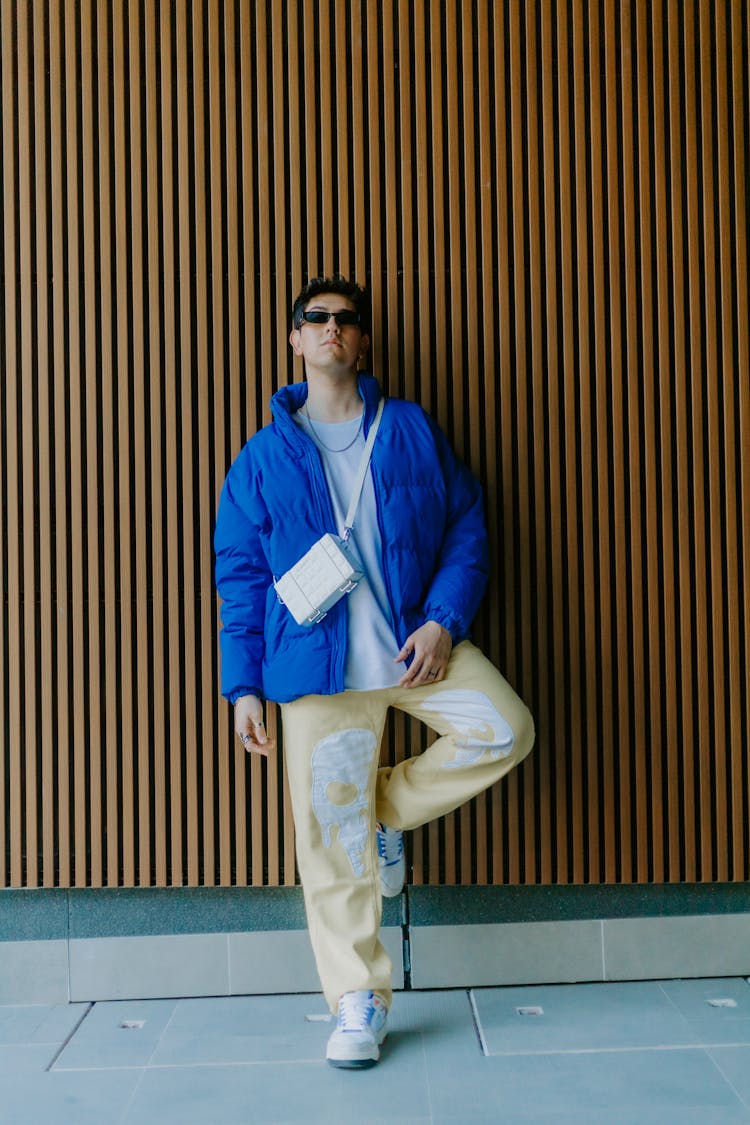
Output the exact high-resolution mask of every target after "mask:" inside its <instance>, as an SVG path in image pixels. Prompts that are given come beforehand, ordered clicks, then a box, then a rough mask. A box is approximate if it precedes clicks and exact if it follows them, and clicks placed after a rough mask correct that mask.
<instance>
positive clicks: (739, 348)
mask: <svg viewBox="0 0 750 1125" xmlns="http://www.w3.org/2000/svg"><path fill="white" fill-rule="evenodd" d="M743 15H744V18H743ZM749 22H750V20H749V18H748V13H747V7H746V5H743V4H742V2H741V0H733V3H732V5H731V26H732V58H731V62H732V68H731V69H732V91H731V103H732V119H733V122H734V146H733V157H734V169H735V178H734V207H735V214H736V220H735V225H734V230H733V239H734V267H735V268H734V276H735V290H734V311H735V324H736V333H737V335H736V364H737V371H738V372H740V373H741V372H743V371H748V370H750V300H749V299H748V231H747V218H748V216H747V210H746V208H747V198H746V194H745V184H746V177H747V175H748V168H747V161H748V130H750V75H748V68H747V56H748V49H749V48H750V44H749V43H748V38H749V37H750V28H748V23H749ZM749 384H750V380H748V379H741V378H740V379H739V380H738V384H737V400H738V408H737V413H738V434H739V440H738V449H739V452H740V472H739V474H738V477H737V485H738V487H739V502H738V505H737V506H738V513H739V517H738V518H739V524H740V535H739V540H738V542H739V544H740V546H741V548H742V554H743V573H742V591H741V593H742V597H741V601H742V605H743V607H744V618H740V621H741V622H742V627H743V632H744V640H743V643H742V655H743V657H744V659H743V660H742V664H743V666H744V670H745V678H744V683H741V684H740V688H741V692H742V699H743V705H742V707H741V708H738V712H736V713H735V714H738V715H739V716H740V722H741V723H742V726H741V731H740V738H738V739H735V738H734V737H733V742H734V743H735V745H739V746H746V745H747V744H748V740H749V739H750V713H749V712H750V635H749V633H748V629H747V619H748V613H749V612H750V610H749V607H750V557H749V556H748V543H750V385H749ZM743 782H744V783H743V784H741V785H740V786H739V789H740V792H746V791H747V788H748V787H750V761H748V760H747V756H745V767H744V779H743ZM737 802H739V797H738V798H737ZM743 843H744V860H745V862H744V869H745V871H747V868H748V856H750V817H747V816H745V824H744V833H743ZM738 874H739V873H738V872H735V875H734V878H737V877H738Z"/></svg>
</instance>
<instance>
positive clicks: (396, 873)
mask: <svg viewBox="0 0 750 1125" xmlns="http://www.w3.org/2000/svg"><path fill="white" fill-rule="evenodd" d="M375 831H376V833H377V838H378V860H379V862H380V887H381V890H382V892H383V895H384V897H385V898H395V897H396V895H400V894H401V892H402V890H403V889H404V880H405V878H406V858H405V856H404V834H403V832H402V831H401V830H400V829H399V828H389V827H388V826H387V825H386V824H376V825H375Z"/></svg>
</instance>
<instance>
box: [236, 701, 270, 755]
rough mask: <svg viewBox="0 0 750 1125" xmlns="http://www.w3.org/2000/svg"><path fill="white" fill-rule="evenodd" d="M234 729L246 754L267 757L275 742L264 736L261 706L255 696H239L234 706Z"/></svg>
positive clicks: (264, 728)
mask: <svg viewBox="0 0 750 1125" xmlns="http://www.w3.org/2000/svg"><path fill="white" fill-rule="evenodd" d="M234 729H235V732H236V734H237V737H238V738H239V740H240V742H241V743H242V745H243V746H244V747H245V749H246V750H247V752H248V754H250V753H255V754H262V755H263V757H264V758H267V757H268V752H269V751H270V750H273V749H274V747H275V745H276V742H275V741H274V739H272V738H269V737H268V735H267V734H266V727H265V723H264V722H263V704H262V703H261V701H260V700H259V699H258V697H257V695H241V696H240V698H239V699H238V700H237V702H236V703H235V705H234Z"/></svg>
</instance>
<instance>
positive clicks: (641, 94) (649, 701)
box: [631, 9, 664, 882]
mask: <svg viewBox="0 0 750 1125" xmlns="http://www.w3.org/2000/svg"><path fill="white" fill-rule="evenodd" d="M634 19H635V33H636V36H637V39H636V44H637V46H636V51H635V62H636V64H637V89H638V102H637V106H634V107H633V114H634V117H635V116H636V115H637V122H638V127H637V138H638V144H637V161H638V191H637V196H638V209H639V215H640V228H639V229H640V240H639V241H640V244H641V246H642V248H643V250H642V256H641V263H640V268H639V270H638V274H637V279H636V280H637V285H638V289H639V294H640V301H639V315H640V318H641V323H642V338H643V344H642V371H643V375H642V379H641V387H642V394H643V407H642V411H641V428H642V432H643V439H642V441H643V459H642V464H643V501H644V503H643V513H642V527H643V537H642V541H641V552H640V553H641V558H642V570H643V583H642V585H643V589H644V590H645V591H646V596H645V606H641V605H640V599H639V607H638V608H639V609H641V610H642V612H641V614H640V617H639V619H638V625H639V627H640V630H641V635H642V641H641V649H640V655H636V657H635V685H634V686H635V693H636V699H641V700H642V701H643V707H642V710H643V718H642V720H641V726H640V735H639V736H638V735H637V736H636V737H637V738H640V741H641V745H642V747H643V749H642V751H641V752H640V753H637V756H636V788H637V790H638V795H639V801H638V817H639V820H638V824H639V847H638V858H637V864H638V878H639V881H647V880H648V879H653V880H655V881H657V882H661V881H662V880H663V879H664V840H663V832H662V820H661V809H662V804H663V785H662V769H663V764H662V761H661V756H660V755H659V754H657V753H655V750H656V748H657V747H661V744H662V732H661V708H660V699H659V696H658V695H654V694H653V693H652V690H651V688H652V684H653V681H654V679H658V680H659V681H660V680H661V678H662V671H661V668H660V653H659V644H658V641H659V631H658V630H657V629H655V628H651V627H650V625H649V623H650V622H651V621H654V622H655V621H656V620H658V615H659V592H660V584H659V575H658V556H659V554H660V551H661V544H660V536H659V526H658V519H657V515H658V499H657V490H656V482H657V480H658V446H657V442H656V421H657V416H658V409H657V401H656V389H657V386H658V380H657V369H656V366H655V363H654V325H653V280H652V262H653V259H654V248H653V246H652V239H651V227H652V213H651V212H652V184H653V177H654V171H653V169H652V167H651V147H650V121H651V114H652V111H653V103H652V99H651V93H650V73H649V67H648V60H649V50H648V38H649V33H650V30H651V26H650V23H649V19H648V14H647V13H645V12H644V13H641V12H640V11H638V10H637V9H636V11H635V13H634ZM657 47H658V44H657ZM635 370H636V371H637V364H636V368H635ZM631 378H632V376H631ZM633 381H635V380H633ZM636 729H637V726H636ZM649 807H650V810H651V812H650V816H649Z"/></svg>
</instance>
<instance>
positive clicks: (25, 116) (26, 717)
mask: <svg viewBox="0 0 750 1125" xmlns="http://www.w3.org/2000/svg"><path fill="white" fill-rule="evenodd" d="M30 15H31V6H30V4H29V3H21V4H19V7H18V22H17V44H18V55H17V58H18V85H17V90H18V243H19V259H20V260H19V269H20V276H19V281H20V284H19V286H18V296H19V312H20V333H19V343H20V361H21V362H20V366H19V371H20V376H21V382H20V387H21V388H24V389H25V388H27V387H29V386H30V385H31V382H32V375H31V367H32V357H31V348H32V323H31V314H32V305H31V293H32V270H33V266H32V261H31V252H32V239H31V230H32V197H31V135H30V122H31V103H30V94H31V57H30V43H29V30H30V28H29V25H30ZM14 272H15V271H14ZM19 398H20V403H19V406H20V410H19V413H18V418H17V425H18V431H19V437H20V448H19V464H20V465H21V466H22V468H21V490H20V502H21V511H22V512H23V513H28V512H31V511H33V509H34V503H35V498H36V465H35V460H36V458H35V453H34V448H35V445H36V442H35V440H34V438H35V425H34V396H33V395H31V394H28V393H24V391H23V390H22V393H21V394H20V396H19ZM9 417H10V419H11V424H13V421H14V419H13V416H12V415H9ZM19 531H20V541H19V543H18V547H19V566H20V570H21V590H22V593H21V638H22V645H23V648H22V652H23V664H22V669H21V670H22V678H23V693H22V698H23V703H22V716H23V718H22V722H23V733H22V738H21V747H22V752H23V765H22V769H23V786H24V804H23V819H24V835H25V854H26V864H25V866H26V872H25V878H26V879H27V880H28V882H29V884H30V885H31V886H36V884H37V881H38V876H39V870H38V858H39V852H38V846H37V833H38V824H37V792H38V785H39V776H38V765H37V739H38V732H37V709H36V708H35V707H34V705H33V701H34V689H35V684H36V651H37V640H36V620H35V616H36V615H35V606H36V575H35V567H34V534H35V533H34V524H33V522H30V521H28V520H27V519H23V520H22V521H21V527H20V528H19Z"/></svg>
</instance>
